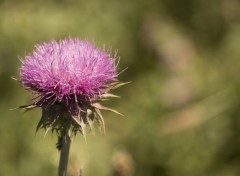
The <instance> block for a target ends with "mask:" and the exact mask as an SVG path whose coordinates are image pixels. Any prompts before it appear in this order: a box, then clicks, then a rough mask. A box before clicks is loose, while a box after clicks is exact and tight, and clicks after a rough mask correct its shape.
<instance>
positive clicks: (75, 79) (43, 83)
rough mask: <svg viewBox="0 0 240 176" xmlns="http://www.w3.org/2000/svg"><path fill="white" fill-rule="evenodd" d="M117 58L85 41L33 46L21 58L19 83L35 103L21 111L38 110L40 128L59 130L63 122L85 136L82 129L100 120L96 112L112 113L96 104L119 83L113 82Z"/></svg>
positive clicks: (66, 41) (66, 40)
mask: <svg viewBox="0 0 240 176" xmlns="http://www.w3.org/2000/svg"><path fill="white" fill-rule="evenodd" d="M117 60H118V59H117V56H116V54H115V55H114V56H111V54H110V52H106V51H105V50H103V49H100V48H97V47H96V46H95V45H94V44H92V43H90V42H89V41H87V40H79V39H71V38H66V39H64V40H61V41H59V42H57V41H55V40H52V41H50V42H48V43H42V44H39V45H36V46H35V50H34V51H33V53H32V54H30V55H27V56H25V59H24V60H22V63H23V65H22V67H21V68H20V82H21V84H22V85H23V86H24V87H25V88H26V89H28V90H30V91H32V92H33V94H34V95H35V96H34V99H35V102H34V103H33V104H31V105H27V106H21V108H25V109H32V108H35V107H41V108H42V109H43V115H42V118H41V120H40V122H39V124H38V127H37V129H39V128H40V127H44V128H47V129H48V128H52V129H53V130H59V129H61V128H62V127H63V126H64V125H65V123H66V121H68V123H69V124H70V125H71V126H72V128H73V131H75V132H77V131H78V130H79V131H81V132H82V133H83V134H84V133H85V130H84V128H85V126H86V124H89V125H90V127H91V126H92V124H91V121H93V120H94V119H95V118H96V117H97V120H99V121H100V122H102V127H103V128H104V121H103V119H102V115H101V113H100V111H99V110H100V109H104V110H111V111H114V112H116V111H115V110H112V109H110V108H107V107H104V106H102V105H100V104H99V102H100V101H101V100H102V99H104V98H106V97H113V96H114V95H112V94H109V93H108V92H109V91H110V90H111V89H115V88H117V87H119V86H120V85H122V84H123V83H119V82H117V76H118V73H117V64H116V61H117Z"/></svg>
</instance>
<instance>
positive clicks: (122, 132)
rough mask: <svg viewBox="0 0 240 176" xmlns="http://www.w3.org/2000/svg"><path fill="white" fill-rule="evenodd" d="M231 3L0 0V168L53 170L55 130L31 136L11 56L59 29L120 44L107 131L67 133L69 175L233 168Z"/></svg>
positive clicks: (238, 143)
mask: <svg viewBox="0 0 240 176" xmlns="http://www.w3.org/2000/svg"><path fill="white" fill-rule="evenodd" d="M239 9H240V1H239V0H212V1H206V0H135V1H129V0H122V1H118V0H108V1H104V0H89V1H83V0H79V1H77V0H51V1H50V0H41V1H40V0H35V1H32V0H18V1H17V0H0V92H1V96H0V112H1V115H0V163H1V164H0V175H1V176H15V175H18V176H43V175H44V176H52V175H57V166H58V157H59V152H58V151H57V150H56V149H55V143H56V140H57V137H56V136H55V135H51V134H50V133H49V134H47V135H46V137H44V131H43V130H42V131H41V132H39V133H38V134H37V135H36V136H35V128H36V125H37V122H38V120H39V118H40V115H41V112H40V109H38V110H33V111H31V112H28V113H23V111H22V110H14V111H10V110H9V109H11V108H14V107H17V106H19V105H24V104H28V103H29V102H30V101H31V94H30V93H28V92H26V91H25V90H24V89H23V88H22V87H21V86H20V84H19V83H18V82H17V81H14V80H12V79H11V78H10V77H11V76H15V77H17V78H18V77H19V67H20V65H21V64H20V61H19V60H18V58H17V57H18V56H20V57H24V56H25V54H28V53H30V52H31V51H32V50H33V48H34V45H35V44H36V43H39V42H43V41H49V40H50V39H52V38H55V39H57V40H59V39H63V38H65V37H67V36H71V37H79V38H86V37H88V38H89V39H91V40H94V41H95V42H96V43H97V45H98V46H102V45H103V44H104V43H105V44H106V45H107V46H112V48H113V49H118V50H119V56H120V57H121V63H120V70H122V69H124V68H126V67H128V69H127V70H126V71H125V72H124V73H123V74H121V75H120V78H119V79H120V80H122V81H132V83H131V84H128V85H126V86H124V87H122V88H120V89H119V90H116V91H115V92H114V93H115V94H118V95H120V96H121V99H114V100H111V101H109V102H106V105H108V106H109V107H111V108H114V109H117V110H118V111H120V112H121V113H123V114H124V115H125V116H126V117H124V118H122V117H119V116H117V115H115V114H112V113H109V112H108V113H104V116H105V119H106V120H105V121H106V130H107V134H106V135H101V134H98V135H97V136H95V137H94V136H92V135H91V134H89V135H88V136H87V144H86V143H85V142H84V139H83V137H82V136H80V135H79V136H77V137H75V138H74V139H73V142H72V149H71V154H70V161H69V175H77V173H78V172H79V169H80V168H84V169H83V170H84V175H86V176H93V175H94V176H96V175H97V176H239V175H240V78H239V73H240V11H239Z"/></svg>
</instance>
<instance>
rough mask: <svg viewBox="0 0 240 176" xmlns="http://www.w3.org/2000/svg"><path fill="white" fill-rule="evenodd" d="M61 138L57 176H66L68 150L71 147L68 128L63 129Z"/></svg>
mask: <svg viewBox="0 0 240 176" xmlns="http://www.w3.org/2000/svg"><path fill="white" fill-rule="evenodd" d="M61 138H62V146H61V153H60V160H59V167H58V176H66V175H67V165H68V156H69V150H70V145H71V138H70V128H67V129H65V131H64V132H63V133H62V136H61Z"/></svg>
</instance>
